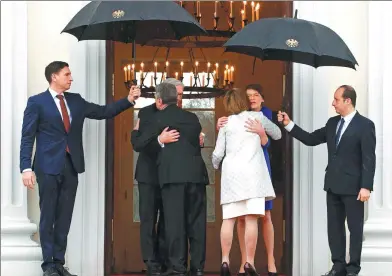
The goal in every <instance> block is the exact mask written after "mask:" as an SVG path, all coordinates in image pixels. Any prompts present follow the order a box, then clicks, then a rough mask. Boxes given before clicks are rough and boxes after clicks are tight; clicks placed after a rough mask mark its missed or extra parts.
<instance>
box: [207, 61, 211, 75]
mask: <svg viewBox="0 0 392 276" xmlns="http://www.w3.org/2000/svg"><path fill="white" fill-rule="evenodd" d="M210 67H211V63H207V74H209V73H210Z"/></svg>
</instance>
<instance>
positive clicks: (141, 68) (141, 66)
mask: <svg viewBox="0 0 392 276" xmlns="http://www.w3.org/2000/svg"><path fill="white" fill-rule="evenodd" d="M140 71H142V74H143V71H144V63H143V62H142V63H140Z"/></svg>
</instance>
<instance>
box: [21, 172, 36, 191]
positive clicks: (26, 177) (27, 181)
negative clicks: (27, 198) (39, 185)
mask: <svg viewBox="0 0 392 276" xmlns="http://www.w3.org/2000/svg"><path fill="white" fill-rule="evenodd" d="M22 181H23V185H25V186H26V187H27V188H29V189H34V185H35V173H34V172H32V171H28V172H23V173H22Z"/></svg>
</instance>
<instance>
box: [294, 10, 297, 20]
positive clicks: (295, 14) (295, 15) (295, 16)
mask: <svg viewBox="0 0 392 276" xmlns="http://www.w3.org/2000/svg"><path fill="white" fill-rule="evenodd" d="M297 15H298V9H295V13H294V18H295V19H297Z"/></svg>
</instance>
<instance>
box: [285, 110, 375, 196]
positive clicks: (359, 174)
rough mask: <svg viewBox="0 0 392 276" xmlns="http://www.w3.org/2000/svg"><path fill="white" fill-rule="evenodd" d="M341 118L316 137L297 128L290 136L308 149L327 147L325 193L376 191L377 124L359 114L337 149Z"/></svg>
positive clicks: (330, 123)
mask: <svg viewBox="0 0 392 276" xmlns="http://www.w3.org/2000/svg"><path fill="white" fill-rule="evenodd" d="M340 118H341V116H335V117H332V118H330V119H329V120H328V122H327V124H326V125H325V127H323V128H320V129H318V130H316V131H314V132H312V133H308V132H306V131H304V130H302V129H301V128H300V127H298V126H297V125H296V126H294V128H293V129H292V130H291V131H290V134H291V135H292V136H293V137H295V138H297V139H298V140H300V141H301V142H302V143H304V144H305V145H308V146H317V145H319V144H322V143H327V147H328V166H327V168H326V169H325V171H326V173H325V181H324V190H325V191H329V190H330V191H331V192H333V193H335V194H342V195H358V193H359V190H360V189H361V188H366V189H369V190H370V191H372V190H373V180H374V173H375V168H376V154H375V150H376V134H375V127H374V123H373V122H372V121H371V120H369V119H368V118H366V117H364V116H362V115H360V114H359V113H358V112H357V113H356V114H355V116H354V117H353V119H352V121H351V122H350V124H349V125H348V127H347V129H346V130H345V131H344V133H343V135H342V137H341V138H340V142H339V144H338V147H337V148H336V146H335V135H336V131H337V125H338V122H339V120H340Z"/></svg>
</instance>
